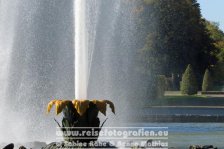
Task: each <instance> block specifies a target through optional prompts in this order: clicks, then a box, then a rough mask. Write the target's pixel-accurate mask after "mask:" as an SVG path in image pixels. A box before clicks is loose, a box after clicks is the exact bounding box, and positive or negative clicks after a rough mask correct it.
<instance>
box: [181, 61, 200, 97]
mask: <svg viewBox="0 0 224 149" xmlns="http://www.w3.org/2000/svg"><path fill="white" fill-rule="evenodd" d="M180 90H181V93H182V94H187V95H193V94H197V91H198V85H197V79H196V77H195V74H194V71H193V68H192V66H191V65H190V64H189V65H188V66H187V69H186V70H185V72H184V74H183V76H182V81H181V87H180Z"/></svg>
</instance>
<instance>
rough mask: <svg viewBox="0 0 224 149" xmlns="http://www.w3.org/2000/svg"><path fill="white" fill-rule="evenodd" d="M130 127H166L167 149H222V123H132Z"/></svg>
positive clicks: (223, 140) (223, 125)
mask: <svg viewBox="0 0 224 149" xmlns="http://www.w3.org/2000/svg"><path fill="white" fill-rule="evenodd" d="M130 126H132V127H168V131H169V136H168V143H169V147H177V148H186V149H187V148H188V147H189V146H190V145H192V144H194V145H196V144H197V145H214V146H216V147H218V148H219V149H224V123H133V124H131V125H130Z"/></svg>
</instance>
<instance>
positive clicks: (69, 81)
mask: <svg viewBox="0 0 224 149" xmlns="http://www.w3.org/2000/svg"><path fill="white" fill-rule="evenodd" d="M0 2H1V3H0V8H1V9H0V55H1V60H0V63H1V64H0V70H1V72H0V81H1V82H0V84H1V87H2V88H1V91H0V97H1V105H0V109H1V110H0V118H1V120H0V132H1V134H4V136H3V135H0V142H11V141H12V142H21V141H22V142H24V141H35V140H38V141H55V138H56V136H55V127H56V124H55V122H54V120H53V118H54V113H53V112H51V114H50V116H47V115H46V114H45V109H46V105H47V103H48V102H49V101H50V100H51V99H55V98H56V99H74V97H75V98H82V99H83V98H84V99H108V100H111V101H113V102H114V104H115V106H116V116H113V115H112V114H111V115H109V120H108V121H107V123H106V124H107V125H109V126H116V125H119V124H121V123H122V121H123V122H126V121H127V119H129V118H130V117H129V115H130V114H131V111H132V110H131V108H132V107H130V106H129V102H130V98H131V94H135V92H136V90H135V89H137V88H136V86H138V87H139V84H135V83H136V82H135V78H136V75H135V74H134V73H133V72H134V71H133V70H134V65H133V64H134V63H136V55H137V52H136V51H134V50H135V48H133V47H134V46H135V44H136V43H135V41H134V39H135V32H134V31H135V23H134V20H133V16H132V15H133V9H134V8H135V5H134V4H129V3H127V1H126V0H115V1H111V0H89V1H88V3H84V2H85V1H83V0H75V1H73V0H66V1H62V0H1V1H0ZM74 2H75V3H74ZM136 95H137V94H136ZM136 100H137V99H136ZM108 113H112V112H110V111H108ZM104 118H105V117H104ZM58 119H60V117H59V118H58Z"/></svg>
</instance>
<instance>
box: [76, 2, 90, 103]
mask: <svg viewBox="0 0 224 149" xmlns="http://www.w3.org/2000/svg"><path fill="white" fill-rule="evenodd" d="M74 12H75V15H74V16H75V98H76V99H86V98H87V88H88V76H89V75H88V74H89V70H88V50H87V42H86V41H87V40H86V37H87V34H86V1H85V0H75V11H74Z"/></svg>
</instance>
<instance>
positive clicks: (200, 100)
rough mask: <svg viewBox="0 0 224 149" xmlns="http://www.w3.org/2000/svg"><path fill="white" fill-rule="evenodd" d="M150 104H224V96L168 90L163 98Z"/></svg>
mask: <svg viewBox="0 0 224 149" xmlns="http://www.w3.org/2000/svg"><path fill="white" fill-rule="evenodd" d="M149 106H224V96H216V95H209V96H206V95H200V93H199V94H198V95H192V96H188V95H181V94H180V92H166V93H165V96H164V97H163V98H161V99H155V100H151V101H150V104H149Z"/></svg>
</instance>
